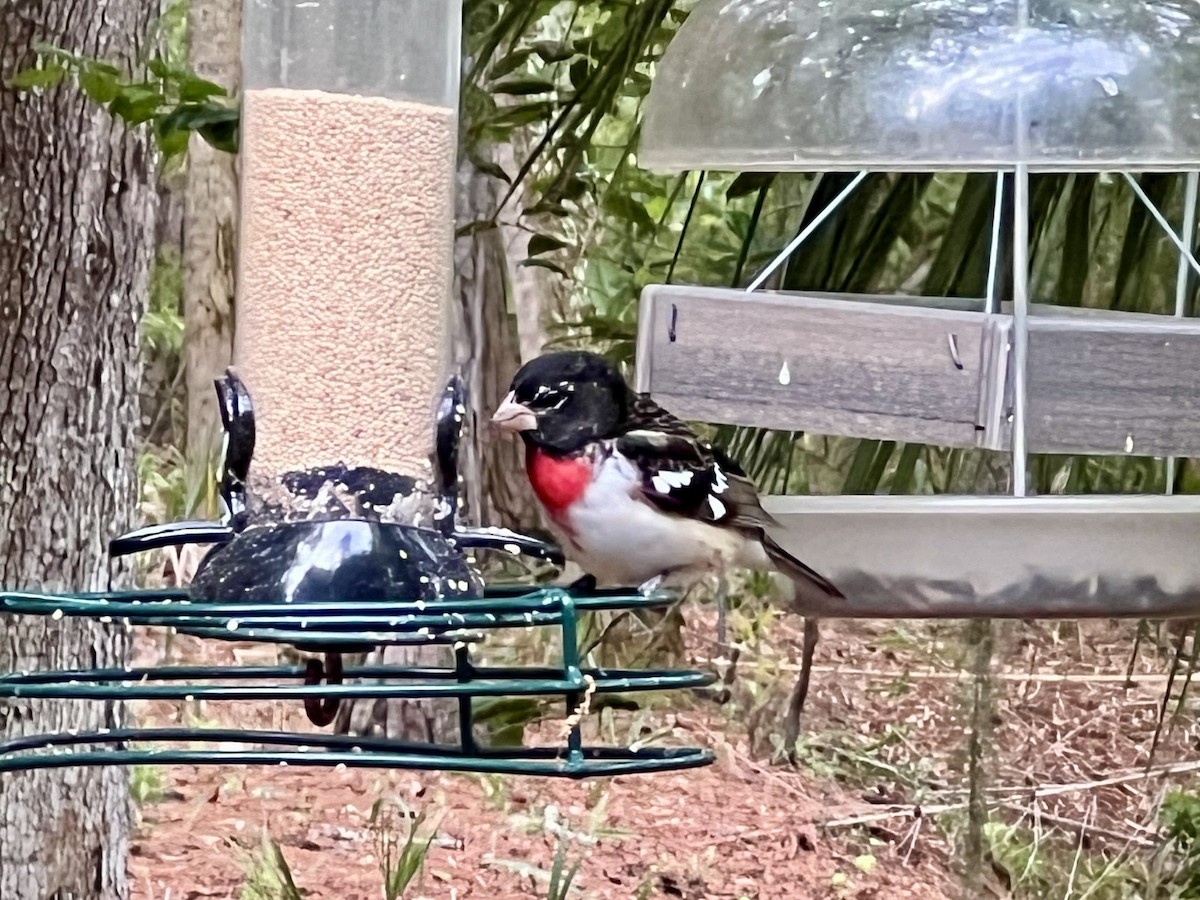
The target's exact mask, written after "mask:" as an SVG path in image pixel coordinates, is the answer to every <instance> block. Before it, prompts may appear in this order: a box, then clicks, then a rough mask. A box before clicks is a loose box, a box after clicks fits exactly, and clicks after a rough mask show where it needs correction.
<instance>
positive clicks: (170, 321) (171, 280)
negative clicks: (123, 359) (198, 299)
mask: <svg viewBox="0 0 1200 900" xmlns="http://www.w3.org/2000/svg"><path fill="white" fill-rule="evenodd" d="M183 331H184V322H183V260H182V257H181V254H180V252H179V248H177V247H160V248H159V251H158V254H157V255H156V256H155V258H154V265H153V267H152V268H151V270H150V295H149V302H148V303H147V306H146V314H145V315H144V316H143V317H142V349H143V351H144V352H146V353H148V354H151V356H154V355H158V356H161V357H163V358H164V361H165V362H166V364H168V366H169V367H170V369H171V370H172V372H174V371H175V369H176V368H177V367H178V365H179V363H180V361H181V360H180V354H181V353H182V352H183ZM172 362H173V363H174V364H173V365H172V364H171V363H172Z"/></svg>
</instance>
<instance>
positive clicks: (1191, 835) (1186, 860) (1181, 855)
mask: <svg viewBox="0 0 1200 900" xmlns="http://www.w3.org/2000/svg"><path fill="white" fill-rule="evenodd" d="M1161 818H1162V823H1163V828H1164V829H1165V831H1166V834H1167V839H1168V841H1169V842H1170V847H1171V849H1172V850H1173V851H1174V853H1175V877H1174V881H1175V883H1176V884H1177V885H1178V889H1179V892H1178V893H1177V894H1176V895H1175V896H1177V897H1180V898H1187V900H1196V898H1200V795H1197V794H1195V793H1194V792H1191V791H1182V790H1174V791H1171V792H1170V793H1168V794H1167V795H1166V797H1164V798H1163V804H1162V812H1161Z"/></svg>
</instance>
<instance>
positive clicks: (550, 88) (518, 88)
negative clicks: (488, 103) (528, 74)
mask: <svg viewBox="0 0 1200 900" xmlns="http://www.w3.org/2000/svg"><path fill="white" fill-rule="evenodd" d="M554 89H555V88H554V82H553V81H547V80H546V79H545V78H510V79H508V80H507V81H501V82H497V83H496V84H494V85H492V92H493V93H496V94H511V95H514V96H526V95H528V94H549V93H553V92H554Z"/></svg>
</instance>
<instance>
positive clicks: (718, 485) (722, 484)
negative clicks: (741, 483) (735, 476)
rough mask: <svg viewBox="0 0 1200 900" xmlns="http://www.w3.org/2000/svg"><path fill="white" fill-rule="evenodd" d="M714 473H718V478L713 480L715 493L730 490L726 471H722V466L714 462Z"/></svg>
mask: <svg viewBox="0 0 1200 900" xmlns="http://www.w3.org/2000/svg"><path fill="white" fill-rule="evenodd" d="M713 474H714V475H716V476H717V477H716V480H715V481H713V493H715V494H723V493H725V492H726V491H727V490H729V482H728V481H726V480H725V473H724V472H722V471H721V467H720V466H718V465H717V464H716V463H713Z"/></svg>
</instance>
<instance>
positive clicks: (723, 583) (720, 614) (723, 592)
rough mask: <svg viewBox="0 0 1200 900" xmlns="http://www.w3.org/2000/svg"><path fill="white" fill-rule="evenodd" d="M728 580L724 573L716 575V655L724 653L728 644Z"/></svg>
mask: <svg viewBox="0 0 1200 900" xmlns="http://www.w3.org/2000/svg"><path fill="white" fill-rule="evenodd" d="M728 616H729V580H728V579H727V578H726V577H725V573H724V572H720V573H718V575H717V654H718V655H720V654H722V653H724V651H725V649H726V647H727V646H728V642H729V640H728V639H729V622H728Z"/></svg>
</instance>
